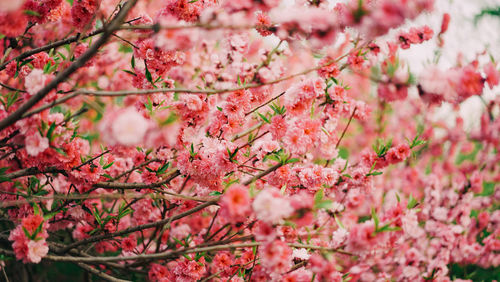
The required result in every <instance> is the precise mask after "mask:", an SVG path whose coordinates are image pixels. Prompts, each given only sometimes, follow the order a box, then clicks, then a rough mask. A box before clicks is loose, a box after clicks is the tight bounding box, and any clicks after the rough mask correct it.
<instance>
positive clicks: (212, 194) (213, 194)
mask: <svg viewBox="0 0 500 282" xmlns="http://www.w3.org/2000/svg"><path fill="white" fill-rule="evenodd" d="M208 195H209V196H219V195H222V193H221V192H219V191H212V192H210V193H208Z"/></svg>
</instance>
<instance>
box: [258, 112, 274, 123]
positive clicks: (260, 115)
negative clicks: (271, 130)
mask: <svg viewBox="0 0 500 282" xmlns="http://www.w3.org/2000/svg"><path fill="white" fill-rule="evenodd" d="M257 115H259V117H260V118H261V119H262V120H263V121H264V122H266V123H269V124H270V123H271V121H269V119H268V118H267V117H265V116H264V115H262V114H261V113H257Z"/></svg>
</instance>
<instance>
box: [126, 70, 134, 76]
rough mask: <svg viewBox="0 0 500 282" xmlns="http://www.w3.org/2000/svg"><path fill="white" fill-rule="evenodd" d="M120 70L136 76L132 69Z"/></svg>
mask: <svg viewBox="0 0 500 282" xmlns="http://www.w3.org/2000/svg"><path fill="white" fill-rule="evenodd" d="M122 71H124V72H126V73H128V74H130V75H133V76H137V74H135V72H133V71H129V70H122Z"/></svg>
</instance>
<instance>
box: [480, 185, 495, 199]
mask: <svg viewBox="0 0 500 282" xmlns="http://www.w3.org/2000/svg"><path fill="white" fill-rule="evenodd" d="M493 193H495V183H494V182H483V192H481V193H480V194H478V196H491V195H493Z"/></svg>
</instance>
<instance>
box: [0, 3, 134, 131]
mask: <svg viewBox="0 0 500 282" xmlns="http://www.w3.org/2000/svg"><path fill="white" fill-rule="evenodd" d="M136 2H137V0H129V1H128V2H127V3H126V4H125V5H124V7H123V8H122V9H121V10H120V12H119V13H118V14H117V15H116V17H115V18H114V19H113V21H111V23H110V24H109V25H107V26H105V27H104V32H103V34H102V36H101V37H99V39H98V40H97V41H96V42H95V43H94V44H93V45H92V46H91V47H90V48H89V49H88V50H87V51H86V52H85V53H83V55H81V56H80V57H79V58H78V59H77V60H76V61H74V62H73V63H72V64H71V65H70V66H69V67H68V68H66V69H65V70H63V71H62V72H60V73H59V74H58V75H57V76H56V77H55V78H54V79H53V80H52V81H50V82H49V83H48V84H47V85H46V86H45V87H43V88H42V89H41V90H40V91H38V93H36V94H35V95H33V96H32V97H31V98H30V99H29V100H28V101H26V103H24V104H23V105H21V106H20V107H19V108H18V109H17V110H16V111H15V112H13V113H11V114H10V115H9V116H7V117H6V118H4V119H3V120H1V121H0V130H3V129H5V128H7V127H8V126H10V125H11V124H13V123H15V122H16V121H18V120H20V119H21V118H22V116H23V114H24V113H25V112H26V111H28V110H29V109H31V107H33V106H34V105H35V104H37V103H38V102H40V101H41V100H42V99H43V98H45V96H47V95H48V94H49V93H50V91H52V90H53V89H55V88H56V87H57V86H58V85H59V83H61V82H63V81H65V80H66V79H68V78H69V77H70V76H71V74H73V73H74V72H75V71H77V70H78V69H79V68H81V67H82V66H84V65H85V63H87V61H89V60H90V59H91V58H92V57H94V55H95V54H97V52H98V50H99V49H100V48H101V47H102V46H103V45H104V44H105V43H106V42H107V41H108V39H109V37H110V36H111V34H112V33H113V32H114V31H115V30H117V29H118V28H119V27H120V25H121V24H122V22H123V20H124V19H125V17H126V16H127V14H128V11H129V10H130V9H132V7H133V6H134V5H135V3H136Z"/></svg>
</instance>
